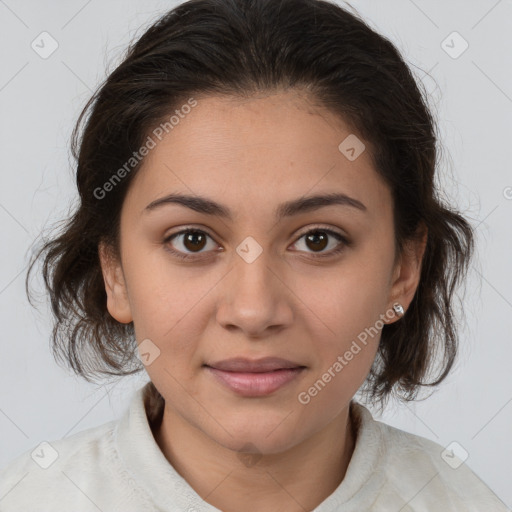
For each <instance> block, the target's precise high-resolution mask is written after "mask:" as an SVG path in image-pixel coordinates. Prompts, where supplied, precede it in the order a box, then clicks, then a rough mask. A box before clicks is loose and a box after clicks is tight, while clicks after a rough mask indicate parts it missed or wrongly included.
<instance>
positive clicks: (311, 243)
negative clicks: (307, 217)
mask: <svg viewBox="0 0 512 512" xmlns="http://www.w3.org/2000/svg"><path fill="white" fill-rule="evenodd" d="M329 238H334V239H335V240H337V241H338V244H336V243H333V245H334V248H332V249H331V250H329V251H324V252H322V253H321V254H315V253H317V252H320V251H323V250H324V249H325V248H326V247H327V246H328V245H329ZM302 239H304V244H305V245H306V247H309V248H311V249H313V253H311V254H312V256H313V257H314V258H327V257H332V256H335V255H337V254H339V253H340V252H341V251H343V249H344V248H345V246H349V245H350V242H349V241H348V240H347V238H345V237H344V236H343V235H342V234H341V233H338V232H337V231H334V230H332V229H328V228H323V227H315V228H313V229H310V230H309V231H307V232H306V233H303V234H302V235H301V236H300V238H299V240H298V241H297V242H295V244H294V245H297V244H298V243H299V241H301V240H302ZM336 245H338V246H337V247H336ZM306 252H307V251H306Z"/></svg>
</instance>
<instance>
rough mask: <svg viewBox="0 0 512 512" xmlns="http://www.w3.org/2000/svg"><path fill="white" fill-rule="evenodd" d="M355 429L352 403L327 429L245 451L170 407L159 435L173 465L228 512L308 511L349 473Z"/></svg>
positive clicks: (202, 495) (189, 482)
mask: <svg viewBox="0 0 512 512" xmlns="http://www.w3.org/2000/svg"><path fill="white" fill-rule="evenodd" d="M355 430H356V429H355V427H354V424H353V421H352V418H351V415H350V408H349V406H347V407H346V408H345V409H343V410H342V411H341V413H340V414H339V415H338V416H336V417H335V418H334V419H333V420H332V421H331V422H330V423H329V424H328V425H326V426H325V427H324V428H323V429H322V430H320V431H318V432H316V433H315V434H314V435H313V436H311V437H309V438H308V439H306V440H304V441H303V442H302V443H300V444H298V445H296V446H293V447H292V448H290V449H288V450H286V451H284V452H281V453H276V454H249V453H248V454H243V455H241V454H240V453H239V452H234V451H232V450H229V449H227V448H226V447H224V446H221V445H219V444H218V443H216V442H215V441H214V440H213V439H211V438H209V437H208V436H206V435H205V434H204V433H203V432H202V431H200V430H198V429H197V428H195V427H194V426H192V425H190V424H188V423H187V422H185V420H184V419H183V418H182V417H181V416H179V415H177V414H175V413H173V411H171V410H170V409H169V408H168V407H167V406H166V407H165V409H164V414H163V418H162V422H161V424H160V425H159V426H157V427H156V428H155V432H154V435H155V440H156V442H157V444H158V445H159V447H160V449H161V450H162V452H163V454H164V455H165V457H166V458H167V460H168V461H169V462H170V463H171V465H172V466H173V467H174V469H175V470H176V471H177V472H178V473H179V474H180V475H181V476H182V477H183V478H184V479H185V480H186V481H187V482H188V484H189V485H190V486H191V487H192V488H193V489H194V490H195V491H196V492H197V494H198V495H199V496H201V498H202V499H203V500H204V501H206V502H208V503H210V504H211V505H213V506H214V507H216V508H218V509H220V510H223V511H224V512H238V511H239V510H244V511H246V512H260V511H267V510H273V511H279V510H283V511H285V510H286V511H287V512H295V511H297V512H304V510H313V509H314V508H316V507H317V506H318V505H319V504H320V503H322V502H323V501H324V500H325V499H326V498H327V497H328V496H329V495H331V494H332V493H333V492H334V491H335V490H336V488H337V487H338V486H339V485H340V483H341V481H342V480H343V478H344V477H345V473H346V470H347V467H348V464H349V462H350V459H351V457H352V453H353V451H354V447H355V441H356V435H357V432H356V431H355ZM242 462H243V463H242Z"/></svg>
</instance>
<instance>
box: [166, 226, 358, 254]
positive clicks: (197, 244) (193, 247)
mask: <svg viewBox="0 0 512 512" xmlns="http://www.w3.org/2000/svg"><path fill="white" fill-rule="evenodd" d="M175 238H176V239H177V240H178V242H177V243H176V245H177V246H178V250H176V249H174V248H173V247H172V246H171V244H170V242H171V240H174V239H175ZM208 238H209V239H210V240H212V241H213V238H212V237H211V236H210V235H209V234H208V233H206V232H205V231H203V230H201V229H195V228H187V229H183V230H182V231H179V232H178V233H174V234H172V235H169V236H168V237H166V238H165V239H164V240H163V243H164V245H165V249H166V250H167V251H168V252H170V253H171V254H173V255H174V256H176V257H178V258H180V259H183V260H194V259H195V260H197V259H201V258H203V256H201V254H202V252H208V251H202V249H204V248H205V247H206V246H207V239H208ZM329 238H334V239H335V240H337V241H338V247H336V243H334V246H335V247H334V248H333V249H331V250H330V251H324V252H325V254H324V253H321V254H315V253H317V252H321V251H323V250H324V249H325V248H326V247H327V246H328V245H329ZM302 239H304V243H305V244H306V248H308V247H309V248H312V249H313V252H312V253H311V254H312V256H313V258H327V257H332V256H335V255H337V254H339V253H340V252H341V251H343V249H344V248H345V247H346V246H349V245H350V242H349V241H348V240H347V238H346V237H344V236H343V235H342V234H341V233H338V232H337V231H334V230H332V229H329V228H323V227H315V228H313V229H310V230H309V231H306V232H305V233H303V234H302V235H301V236H300V238H299V239H298V241H297V242H295V244H294V245H297V244H298V243H299V241H300V240H302ZM215 246H216V244H215V243H213V248H212V249H215ZM187 251H191V252H187ZM201 251H202V252H201ZM306 252H307V251H306ZM195 254H198V255H199V257H198V256H195Z"/></svg>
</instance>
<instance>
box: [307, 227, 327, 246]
mask: <svg viewBox="0 0 512 512" xmlns="http://www.w3.org/2000/svg"><path fill="white" fill-rule="evenodd" d="M318 233H320V234H318ZM307 240H308V242H312V243H313V244H314V245H318V244H319V245H320V247H311V249H320V250H321V249H324V248H325V247H326V246H327V236H326V234H325V233H323V232H322V231H317V232H315V233H314V234H313V233H312V234H310V235H308V236H307Z"/></svg>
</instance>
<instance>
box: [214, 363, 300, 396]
mask: <svg viewBox="0 0 512 512" xmlns="http://www.w3.org/2000/svg"><path fill="white" fill-rule="evenodd" d="M206 369H207V370H209V371H210V373H212V375H214V376H215V377H216V378H217V379H218V380H219V381H220V382H221V383H222V384H224V385H225V386H227V387H228V388H229V389H231V390H232V391H234V392H235V393H237V394H239V395H242V396H265V395H269V394H270V393H273V392H274V391H277V390H278V389H279V388H281V387H283V386H285V385H286V384H288V383H289V382H291V381H292V380H294V379H296V378H297V377H298V376H299V375H300V374H301V373H302V370H304V369H305V368H304V367H301V368H283V369H281V370H275V371H273V372H262V373H245V372H244V373H242V372H228V371H223V370H218V369H217V368H212V367H210V366H206Z"/></svg>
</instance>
